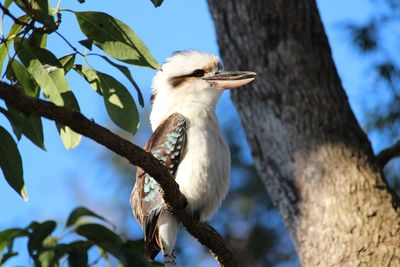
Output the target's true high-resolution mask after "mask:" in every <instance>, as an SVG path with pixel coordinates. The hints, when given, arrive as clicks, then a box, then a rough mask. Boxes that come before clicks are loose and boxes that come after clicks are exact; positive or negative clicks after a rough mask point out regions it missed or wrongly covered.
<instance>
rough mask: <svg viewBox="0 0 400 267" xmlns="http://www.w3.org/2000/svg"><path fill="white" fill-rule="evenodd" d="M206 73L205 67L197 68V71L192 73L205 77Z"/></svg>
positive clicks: (195, 75)
mask: <svg viewBox="0 0 400 267" xmlns="http://www.w3.org/2000/svg"><path fill="white" fill-rule="evenodd" d="M204 74H205V72H204V70H203V69H198V70H195V71H193V73H192V75H193V76H194V77H203V76H204Z"/></svg>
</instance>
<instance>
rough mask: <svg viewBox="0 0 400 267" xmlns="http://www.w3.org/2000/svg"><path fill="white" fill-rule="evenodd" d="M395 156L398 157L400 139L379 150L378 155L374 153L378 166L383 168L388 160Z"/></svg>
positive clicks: (399, 154) (399, 155) (399, 153)
mask: <svg viewBox="0 0 400 267" xmlns="http://www.w3.org/2000/svg"><path fill="white" fill-rule="evenodd" d="M396 157H400V140H398V141H397V142H396V143H394V144H393V145H392V146H390V147H388V148H385V149H383V150H382V151H381V152H379V153H378V155H376V160H377V162H378V164H379V166H381V168H383V167H385V165H386V164H387V163H388V162H389V161H390V160H392V159H393V158H396Z"/></svg>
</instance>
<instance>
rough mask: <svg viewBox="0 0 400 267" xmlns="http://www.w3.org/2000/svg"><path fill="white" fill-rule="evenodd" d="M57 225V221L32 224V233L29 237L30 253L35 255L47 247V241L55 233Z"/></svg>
mask: <svg viewBox="0 0 400 267" xmlns="http://www.w3.org/2000/svg"><path fill="white" fill-rule="evenodd" d="M56 226H57V224H56V222H55V221H45V222H43V223H36V224H32V225H31V226H30V228H31V229H32V233H31V234H30V235H29V241H28V251H29V254H30V255H33V254H34V253H35V251H38V250H41V249H42V248H43V245H45V242H44V241H45V240H46V238H47V237H49V236H50V234H51V233H52V232H53V231H54V229H55V228H56Z"/></svg>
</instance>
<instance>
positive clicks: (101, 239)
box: [76, 223, 129, 266]
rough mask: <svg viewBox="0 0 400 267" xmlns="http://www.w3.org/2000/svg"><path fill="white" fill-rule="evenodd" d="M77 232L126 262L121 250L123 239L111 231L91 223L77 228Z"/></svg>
mask: <svg viewBox="0 0 400 267" xmlns="http://www.w3.org/2000/svg"><path fill="white" fill-rule="evenodd" d="M76 232H77V233H78V234H79V235H81V236H84V237H85V238H87V239H88V240H89V241H92V242H93V243H95V244H96V245H98V246H99V247H101V248H102V249H104V250H105V251H107V252H109V253H111V254H113V255H114V256H115V257H116V258H118V259H119V260H125V256H124V253H123V251H122V250H121V247H122V245H123V242H122V240H121V238H120V237H119V236H118V235H116V234H115V233H114V232H112V231H111V230H110V229H108V228H106V227H104V226H103V225H100V224H95V223H90V224H82V225H80V226H79V227H78V228H76ZM128 266H129V265H128Z"/></svg>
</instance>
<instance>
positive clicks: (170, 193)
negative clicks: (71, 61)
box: [0, 82, 239, 267]
mask: <svg viewBox="0 0 400 267" xmlns="http://www.w3.org/2000/svg"><path fill="white" fill-rule="evenodd" d="M0 98H1V99H3V100H4V101H6V102H7V103H8V104H11V105H13V106H14V107H15V108H17V109H19V110H20V111H22V112H24V113H25V114H28V115H36V116H40V117H44V118H48V119H50V120H53V121H56V122H58V123H61V124H63V125H67V126H69V127H70V128H71V129H72V130H74V131H75V132H77V133H80V134H82V135H84V136H86V137H89V138H90V139H92V140H94V141H96V142H97V143H99V144H101V145H103V146H105V147H107V148H108V149H110V150H111V151H113V152H115V153H116V154H118V155H120V156H121V157H123V158H125V159H127V160H128V161H129V162H130V163H131V164H133V165H136V166H139V167H140V168H142V169H143V170H144V171H145V172H147V173H148V174H149V175H150V176H152V177H153V178H154V179H155V180H156V181H157V182H158V183H159V185H160V186H161V188H162V191H163V198H164V200H165V204H166V208H167V209H168V211H170V212H171V213H173V214H174V215H175V216H176V217H177V218H178V220H179V221H181V222H182V223H183V225H184V226H185V227H186V229H187V230H188V232H189V233H190V234H191V235H192V236H194V237H195V238H197V239H198V240H199V242H200V243H201V244H203V245H204V246H206V247H207V248H208V249H209V250H210V251H211V253H212V254H213V255H214V257H215V258H216V260H217V261H218V262H219V264H220V266H223V267H237V266H239V264H238V263H237V261H236V259H235V257H234V256H233V254H232V252H231V251H230V250H229V248H228V247H227V245H226V243H225V241H224V240H223V238H222V237H221V236H220V235H219V233H218V232H217V231H215V229H214V228H212V227H211V226H210V225H208V224H207V223H202V222H199V221H198V220H196V219H194V218H193V214H192V212H191V211H190V209H189V208H187V201H186V198H185V196H184V195H183V194H182V193H181V192H180V190H179V186H178V184H177V183H176V182H175V180H174V179H173V177H172V176H171V175H170V174H169V172H168V169H167V168H166V167H165V166H164V165H162V164H161V163H160V162H159V161H158V160H157V159H156V158H154V157H153V155H151V154H150V153H147V152H145V151H144V150H143V149H141V148H140V147H138V146H137V145H135V144H133V143H131V142H129V141H127V140H125V139H123V138H121V137H119V136H118V135H116V134H114V133H112V132H111V131H110V130H108V129H107V128H104V127H102V126H100V125H98V124H96V123H95V122H93V121H91V120H89V119H87V118H86V117H85V116H83V115H82V114H81V113H80V112H77V111H71V110H68V109H65V108H63V107H59V106H56V105H54V104H53V103H50V102H48V101H44V100H41V99H38V98H34V97H30V96H26V95H23V94H22V93H21V92H20V91H19V90H17V89H16V88H15V87H13V86H11V85H8V84H6V83H4V82H0Z"/></svg>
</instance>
